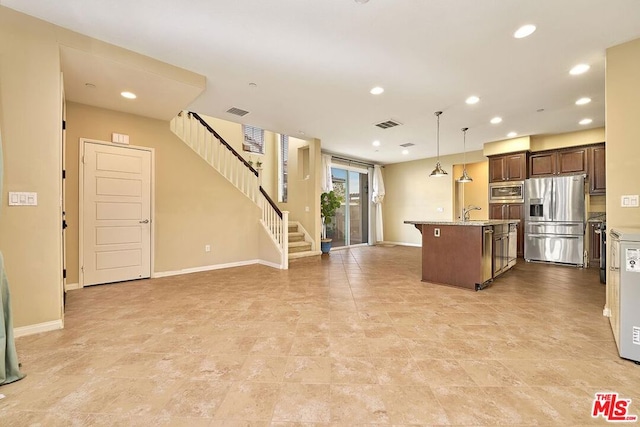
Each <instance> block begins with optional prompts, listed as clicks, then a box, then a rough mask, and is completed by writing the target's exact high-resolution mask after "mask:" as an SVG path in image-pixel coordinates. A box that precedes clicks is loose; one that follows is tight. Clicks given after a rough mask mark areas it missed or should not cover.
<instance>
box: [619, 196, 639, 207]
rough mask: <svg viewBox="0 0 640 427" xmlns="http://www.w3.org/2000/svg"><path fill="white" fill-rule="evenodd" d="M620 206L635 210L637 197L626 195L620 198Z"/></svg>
mask: <svg viewBox="0 0 640 427" xmlns="http://www.w3.org/2000/svg"><path fill="white" fill-rule="evenodd" d="M620 206H622V207H623V208H637V207H638V195H637V194H633V195H628V196H621V197H620Z"/></svg>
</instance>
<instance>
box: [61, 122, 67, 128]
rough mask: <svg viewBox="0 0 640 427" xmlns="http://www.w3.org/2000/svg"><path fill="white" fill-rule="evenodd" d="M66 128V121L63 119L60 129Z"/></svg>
mask: <svg viewBox="0 0 640 427" xmlns="http://www.w3.org/2000/svg"><path fill="white" fill-rule="evenodd" d="M66 128H67V121H66V120H63V121H62V130H65V129H66Z"/></svg>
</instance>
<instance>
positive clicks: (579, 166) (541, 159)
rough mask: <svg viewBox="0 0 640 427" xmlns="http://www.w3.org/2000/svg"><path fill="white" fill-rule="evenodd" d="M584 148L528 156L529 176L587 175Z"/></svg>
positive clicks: (586, 149)
mask: <svg viewBox="0 0 640 427" xmlns="http://www.w3.org/2000/svg"><path fill="white" fill-rule="evenodd" d="M588 151H589V149H588V148H586V147H575V148H567V149H562V150H556V151H545V152H541V153H535V154H531V155H530V156H529V176H530V177H536V176H547V175H562V174H579V173H587V157H588V156H587V153H588Z"/></svg>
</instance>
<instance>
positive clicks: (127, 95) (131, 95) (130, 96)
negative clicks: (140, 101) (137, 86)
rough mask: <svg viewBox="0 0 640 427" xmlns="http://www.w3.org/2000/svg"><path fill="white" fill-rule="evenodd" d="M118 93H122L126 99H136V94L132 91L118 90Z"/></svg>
mask: <svg viewBox="0 0 640 427" xmlns="http://www.w3.org/2000/svg"><path fill="white" fill-rule="evenodd" d="M120 95H122V96H123V97H124V98H127V99H136V98H137V96H136V94H135V93H133V92H126V91H125V92H120Z"/></svg>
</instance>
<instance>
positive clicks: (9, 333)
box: [0, 133, 24, 385]
mask: <svg viewBox="0 0 640 427" xmlns="http://www.w3.org/2000/svg"><path fill="white" fill-rule="evenodd" d="M3 164H4V163H3V160H2V133H0V197H4V195H3V192H2V176H3V174H4V170H3ZM0 219H1V218H0ZM0 310H1V311H0V385H3V384H8V383H12V382H14V381H18V380H19V379H21V378H23V377H24V374H22V373H21V372H20V365H19V364H18V353H17V352H16V345H15V341H14V339H13V321H12V319H11V299H10V296H9V281H8V280H7V274H6V273H5V271H4V258H3V257H2V252H0Z"/></svg>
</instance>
